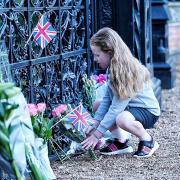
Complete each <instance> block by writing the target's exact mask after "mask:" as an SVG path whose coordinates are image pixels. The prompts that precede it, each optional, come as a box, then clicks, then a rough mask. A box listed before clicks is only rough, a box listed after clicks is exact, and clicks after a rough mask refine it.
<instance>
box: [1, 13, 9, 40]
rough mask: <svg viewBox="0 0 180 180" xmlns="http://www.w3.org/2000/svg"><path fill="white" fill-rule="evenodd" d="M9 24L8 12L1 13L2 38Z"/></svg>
mask: <svg viewBox="0 0 180 180" xmlns="http://www.w3.org/2000/svg"><path fill="white" fill-rule="evenodd" d="M6 26H7V17H6V14H4V13H2V14H0V39H1V37H2V36H3V35H4V32H5V29H6Z"/></svg>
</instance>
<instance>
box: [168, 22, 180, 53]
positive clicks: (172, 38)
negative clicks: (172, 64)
mask: <svg viewBox="0 0 180 180" xmlns="http://www.w3.org/2000/svg"><path fill="white" fill-rule="evenodd" d="M168 44H169V51H170V53H173V52H177V51H180V22H177V23H169V24H168Z"/></svg>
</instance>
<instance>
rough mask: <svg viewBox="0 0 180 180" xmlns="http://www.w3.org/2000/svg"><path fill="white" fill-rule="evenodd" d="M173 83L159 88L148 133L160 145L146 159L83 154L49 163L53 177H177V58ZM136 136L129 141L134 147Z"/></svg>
mask: <svg viewBox="0 0 180 180" xmlns="http://www.w3.org/2000/svg"><path fill="white" fill-rule="evenodd" d="M176 69H177V72H176V76H177V78H176V85H175V87H174V88H173V89H170V90H163V91H162V99H163V101H162V116H161V117H160V119H159V121H158V122H157V124H156V126H155V128H154V129H151V130H149V132H150V134H152V135H153V137H155V139H156V140H157V141H158V142H159V144H160V148H159V149H158V151H157V152H156V153H155V154H154V155H153V156H152V157H151V158H147V159H136V158H133V157H132V155H131V154H128V155H124V156H111V157H106V156H103V157H102V159H101V160H100V161H96V162H93V161H90V160H89V158H88V157H87V156H85V155H83V156H78V157H74V158H72V161H70V160H69V161H66V162H65V163H63V164H61V163H60V162H58V161H57V162H54V163H53V164H52V166H53V169H54V171H55V174H56V176H57V177H58V178H57V179H66V180H67V179H78V180H79V179H87V180H88V179H93V180H94V179H95V180H105V179H107V180H117V179H120V180H150V179H151V180H152V179H153V180H155V179H156V180H159V179H163V180H180V103H179V100H180V61H179V62H177V66H176ZM136 143H137V139H135V138H134V137H133V139H132V145H133V147H134V149H135V148H136Z"/></svg>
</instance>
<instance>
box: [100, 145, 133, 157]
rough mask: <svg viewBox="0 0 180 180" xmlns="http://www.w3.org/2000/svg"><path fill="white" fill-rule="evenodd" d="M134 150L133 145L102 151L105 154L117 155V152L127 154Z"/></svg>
mask: <svg viewBox="0 0 180 180" xmlns="http://www.w3.org/2000/svg"><path fill="white" fill-rule="evenodd" d="M132 152H133V148H132V147H131V146H129V147H127V148H125V149H121V150H117V151H113V152H107V153H105V152H100V153H101V154H103V155H109V156H110V155H117V154H127V153H132Z"/></svg>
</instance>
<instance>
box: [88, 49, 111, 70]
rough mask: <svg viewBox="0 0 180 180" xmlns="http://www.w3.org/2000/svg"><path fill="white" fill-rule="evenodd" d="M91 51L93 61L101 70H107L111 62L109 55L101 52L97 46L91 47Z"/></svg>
mask: <svg viewBox="0 0 180 180" xmlns="http://www.w3.org/2000/svg"><path fill="white" fill-rule="evenodd" d="M91 50H92V53H93V55H94V61H95V62H96V63H98V65H99V66H100V67H101V68H102V69H107V68H108V67H109V65H110V62H111V57H112V55H111V53H110V52H109V53H108V52H107V53H106V52H103V51H102V50H101V48H100V47H99V46H91Z"/></svg>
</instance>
